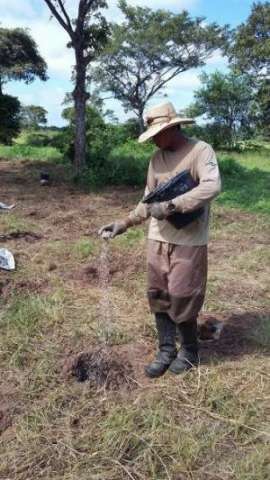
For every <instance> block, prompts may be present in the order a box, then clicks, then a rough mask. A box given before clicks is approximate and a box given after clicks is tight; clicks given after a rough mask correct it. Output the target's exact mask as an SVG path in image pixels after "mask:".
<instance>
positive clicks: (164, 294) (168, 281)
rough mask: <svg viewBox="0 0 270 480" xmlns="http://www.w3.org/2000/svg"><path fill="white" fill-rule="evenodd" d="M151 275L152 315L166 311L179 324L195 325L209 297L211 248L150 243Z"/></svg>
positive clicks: (148, 259) (148, 258) (149, 285)
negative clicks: (208, 272) (208, 275)
mask: <svg viewBox="0 0 270 480" xmlns="http://www.w3.org/2000/svg"><path fill="white" fill-rule="evenodd" d="M147 272H148V275H147V277H148V286H147V295H148V301H149V305H150V309H151V312H152V313H158V312H166V313H168V314H169V316H170V317H171V319H172V320H173V321H174V322H175V323H177V324H179V323H182V322H188V321H190V322H194V319H196V318H197V316H198V313H199V311H200V309H201V308H202V305H203V302H204V298H205V290H206V282H207V245H202V246H186V245H174V244H171V243H165V242H159V241H156V240H148V246H147Z"/></svg>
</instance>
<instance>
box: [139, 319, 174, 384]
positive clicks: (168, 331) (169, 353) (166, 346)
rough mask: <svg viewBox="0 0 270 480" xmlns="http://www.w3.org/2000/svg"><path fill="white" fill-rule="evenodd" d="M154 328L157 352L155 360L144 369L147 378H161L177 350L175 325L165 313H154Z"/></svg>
mask: <svg viewBox="0 0 270 480" xmlns="http://www.w3.org/2000/svg"><path fill="white" fill-rule="evenodd" d="M155 320H156V327H157V332H158V340H159V351H158V353H157V355H156V358H155V360H153V362H151V363H150V364H149V365H147V366H146V367H145V373H146V375H147V376H148V377H151V378H157V377H161V375H163V374H164V373H165V372H166V370H168V368H169V366H170V364H171V362H172V361H173V360H174V359H175V357H176V354H177V350H176V343H175V335H176V325H175V323H174V322H173V321H172V320H171V318H170V317H169V315H168V314H167V313H163V312H160V313H156V315H155Z"/></svg>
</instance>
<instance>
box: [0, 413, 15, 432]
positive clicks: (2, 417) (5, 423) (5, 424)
mask: <svg viewBox="0 0 270 480" xmlns="http://www.w3.org/2000/svg"><path fill="white" fill-rule="evenodd" d="M11 425H12V420H11V416H10V414H9V412H8V411H5V410H0V435H2V433H4V431H5V430H7V429H8V428H9V427H11Z"/></svg>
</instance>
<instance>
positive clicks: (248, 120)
mask: <svg viewBox="0 0 270 480" xmlns="http://www.w3.org/2000/svg"><path fill="white" fill-rule="evenodd" d="M200 79H201V83H202V86H201V87H200V88H199V89H198V90H197V91H195V94H194V97H195V102H194V104H193V105H192V106H191V107H190V109H189V113H190V114H191V115H192V116H199V115H205V117H206V119H207V120H210V121H211V122H213V123H214V125H215V128H216V129H221V130H222V131H223V133H224V134H225V135H226V137H227V139H228V143H233V142H234V141H235V139H236V138H237V136H239V135H240V134H241V135H243V134H245V133H247V132H250V131H251V129H252V126H253V127H254V125H255V120H256V114H257V106H256V102H255V99H254V95H253V94H252V89H251V86H250V80H249V77H248V76H247V75H238V74H237V73H235V72H229V73H226V74H224V73H221V72H219V71H216V72H215V73H212V74H210V75H207V74H206V73H203V74H202V75H201V77H200Z"/></svg>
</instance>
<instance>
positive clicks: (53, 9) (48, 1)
mask: <svg viewBox="0 0 270 480" xmlns="http://www.w3.org/2000/svg"><path fill="white" fill-rule="evenodd" d="M58 1H59V0H58ZM44 2H45V3H46V4H47V6H48V8H49V9H50V11H51V12H52V14H53V16H54V17H55V18H56V20H57V21H58V22H59V23H60V25H61V26H62V27H63V28H64V30H66V32H67V33H68V35H69V36H70V38H71V39H73V33H74V32H73V29H72V28H71V29H70V28H69V25H68V23H66V22H65V20H64V19H63V17H62V16H61V15H60V13H59V12H58V10H57V8H56V7H55V6H54V4H53V2H52V0H44Z"/></svg>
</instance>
